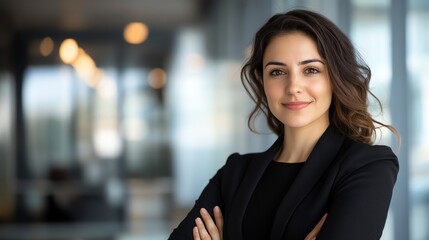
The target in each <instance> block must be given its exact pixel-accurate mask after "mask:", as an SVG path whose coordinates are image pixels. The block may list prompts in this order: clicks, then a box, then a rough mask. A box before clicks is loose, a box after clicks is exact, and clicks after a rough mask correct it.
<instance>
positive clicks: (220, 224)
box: [213, 206, 223, 236]
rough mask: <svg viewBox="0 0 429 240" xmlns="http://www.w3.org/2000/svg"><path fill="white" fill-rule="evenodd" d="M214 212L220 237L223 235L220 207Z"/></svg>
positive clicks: (214, 209)
mask: <svg viewBox="0 0 429 240" xmlns="http://www.w3.org/2000/svg"><path fill="white" fill-rule="evenodd" d="M213 212H214V216H215V222H216V226H217V229H218V231H219V233H220V235H221V236H222V233H223V215H222V211H221V210H220V207H218V206H216V207H214V208H213Z"/></svg>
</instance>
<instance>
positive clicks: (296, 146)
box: [276, 124, 329, 163]
mask: <svg viewBox="0 0 429 240" xmlns="http://www.w3.org/2000/svg"><path fill="white" fill-rule="evenodd" d="M328 126H329V124H328V125H326V126H325V127H322V128H321V127H320V126H319V127H317V128H314V127H313V128H312V127H306V128H285V133H284V139H283V147H282V149H281V151H280V152H279V154H278V156H277V158H276V161H278V162H288V163H298V162H305V161H306V160H307V158H308V156H309V155H310V153H311V151H313V148H314V146H315V145H316V143H317V141H318V140H319V138H320V137H321V136H322V134H323V133H324V132H325V130H326V129H327V128H328Z"/></svg>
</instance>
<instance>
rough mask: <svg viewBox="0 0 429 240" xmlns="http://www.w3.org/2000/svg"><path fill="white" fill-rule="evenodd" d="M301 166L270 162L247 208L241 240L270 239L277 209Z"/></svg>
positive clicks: (301, 164) (300, 164)
mask: <svg viewBox="0 0 429 240" xmlns="http://www.w3.org/2000/svg"><path fill="white" fill-rule="evenodd" d="M303 165H304V163H281V162H276V161H271V163H270V164H269V165H268V167H267V169H266V170H265V172H264V175H263V176H262V178H261V180H260V181H259V183H258V185H257V187H256V189H255V192H254V193H253V195H252V197H251V199H250V202H249V205H248V206H247V209H246V213H245V215H244V219H243V239H246V240H247V239H257V240H260V239H270V233H271V228H272V226H273V225H272V223H273V221H274V217H275V214H276V212H277V208H278V206H279V204H280V202H281V200H282V199H283V197H284V196H285V195H286V193H287V191H288V190H289V188H290V186H291V185H292V183H293V181H294V180H295V177H296V175H297V174H298V172H299V170H300V169H301V167H302V166H303Z"/></svg>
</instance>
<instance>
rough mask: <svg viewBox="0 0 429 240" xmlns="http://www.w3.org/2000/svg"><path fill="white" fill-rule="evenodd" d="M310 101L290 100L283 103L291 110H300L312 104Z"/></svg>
mask: <svg viewBox="0 0 429 240" xmlns="http://www.w3.org/2000/svg"><path fill="white" fill-rule="evenodd" d="M310 103H311V102H288V103H282V105H283V106H285V107H286V108H288V109H290V110H300V109H303V108H306V107H307V106H308V105H310Z"/></svg>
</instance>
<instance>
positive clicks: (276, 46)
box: [170, 10, 398, 240]
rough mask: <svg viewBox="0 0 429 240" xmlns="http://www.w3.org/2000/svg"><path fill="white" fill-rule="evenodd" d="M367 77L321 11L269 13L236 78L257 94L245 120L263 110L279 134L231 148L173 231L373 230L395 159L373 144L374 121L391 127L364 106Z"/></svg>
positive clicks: (208, 235)
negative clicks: (253, 147)
mask: <svg viewBox="0 0 429 240" xmlns="http://www.w3.org/2000/svg"><path fill="white" fill-rule="evenodd" d="M369 80H370V69H369V68H368V67H367V66H366V65H365V64H364V63H363V62H362V61H361V60H360V58H359V56H358V55H357V54H356V52H355V50H354V48H353V46H352V44H351V42H350V40H349V39H348V38H347V37H346V36H345V35H344V34H343V33H342V32H341V31H340V30H339V29H338V28H337V27H336V26H335V25H334V24H333V23H332V22H330V21H329V20H328V19H326V18H325V17H323V16H322V15H320V14H317V13H314V12H311V11H307V10H293V11H290V12H287V13H286V14H279V15H275V16H273V17H272V18H271V19H269V21H268V22H267V23H266V24H265V25H264V26H263V27H262V28H261V29H260V30H259V31H258V32H257V33H256V36H255V40H254V45H253V53H252V55H251V57H250V59H249V60H248V61H247V63H246V64H245V65H244V67H243V69H242V81H243V83H244V85H245V87H246V90H247V91H248V92H249V94H250V95H251V97H252V99H253V100H254V101H255V103H256V106H255V108H254V110H253V112H252V113H251V115H250V118H249V125H251V122H252V121H253V119H254V117H255V116H256V115H257V114H258V112H259V111H262V112H263V113H264V114H265V116H266V118H267V121H268V125H269V127H270V128H271V130H272V131H273V132H274V133H276V134H277V135H278V136H279V138H278V140H277V141H276V142H275V143H274V144H273V145H272V146H271V147H270V148H269V149H268V150H267V151H265V152H262V153H252V154H245V155H240V154H237V153H236V154H233V155H231V156H230V157H229V158H228V160H227V162H226V164H225V165H224V166H223V167H222V168H221V169H220V170H219V171H218V172H217V173H216V175H215V176H214V177H213V178H212V179H211V180H210V182H209V184H208V185H207V186H206V187H205V189H204V190H203V192H202V194H201V196H200V197H199V199H198V200H197V201H196V203H195V206H194V207H193V208H192V210H191V211H190V212H189V214H188V215H187V217H186V218H185V219H184V220H183V221H182V222H181V223H180V225H179V226H178V227H177V228H176V229H175V230H174V231H173V233H172V234H171V236H170V239H234V240H239V239H245V240H248V239H273V240H274V239H288V240H290V239H299V240H302V239H314V238H315V237H316V236H317V239H318V240H320V239H329V240H335V239H348V240H350V239H359V240H362V239H365V240H370V239H379V238H380V236H381V234H382V230H383V227H384V224H385V221H386V216H387V211H388V208H389V204H390V200H391V196H392V189H393V186H394V184H395V181H396V176H397V173H398V161H397V158H396V156H395V155H394V153H393V152H392V150H391V149H390V148H389V147H387V146H380V145H372V141H373V139H374V137H375V131H376V128H377V127H380V126H381V127H386V128H388V129H390V130H391V131H393V132H394V133H395V134H396V130H395V129H394V128H393V127H391V126H389V125H386V124H383V123H380V122H378V121H376V120H374V119H373V118H372V117H371V115H370V114H369V112H368V94H369V95H372V93H371V92H370V91H369ZM372 96H373V95H372ZM375 99H376V100H377V101H378V99H377V98H375ZM378 103H380V102H379V101H378ZM222 213H223V215H222Z"/></svg>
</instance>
